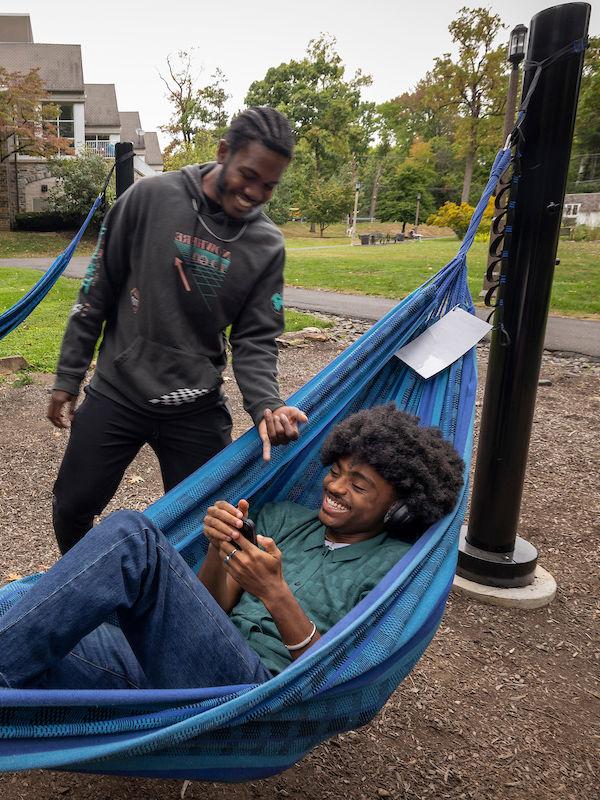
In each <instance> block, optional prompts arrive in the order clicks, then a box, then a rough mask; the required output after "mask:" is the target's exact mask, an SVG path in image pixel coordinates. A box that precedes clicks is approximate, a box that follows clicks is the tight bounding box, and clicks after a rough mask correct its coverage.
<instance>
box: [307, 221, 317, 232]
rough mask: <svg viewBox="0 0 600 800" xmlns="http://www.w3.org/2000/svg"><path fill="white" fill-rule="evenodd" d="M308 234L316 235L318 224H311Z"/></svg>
mask: <svg viewBox="0 0 600 800" xmlns="http://www.w3.org/2000/svg"><path fill="white" fill-rule="evenodd" d="M308 232H309V233H316V232H317V228H316V222H311V223H310V229H309V231H308Z"/></svg>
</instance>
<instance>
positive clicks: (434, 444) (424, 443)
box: [321, 403, 464, 529]
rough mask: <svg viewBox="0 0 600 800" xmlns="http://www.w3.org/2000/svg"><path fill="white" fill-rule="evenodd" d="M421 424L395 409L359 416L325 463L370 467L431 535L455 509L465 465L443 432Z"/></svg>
mask: <svg viewBox="0 0 600 800" xmlns="http://www.w3.org/2000/svg"><path fill="white" fill-rule="evenodd" d="M418 423H419V419H418V417H414V416H412V415H410V414H406V413H405V412H403V411H399V410H398V409H397V408H396V406H395V405H394V404H393V403H390V404H389V405H385V406H375V407H374V408H370V409H365V410H363V411H358V412H357V413H356V414H352V416H350V417H348V418H347V419H345V420H344V421H343V422H341V423H340V424H339V425H336V426H335V427H334V428H333V430H332V431H331V433H330V434H329V436H328V437H327V439H326V440H325V443H324V444H323V449H322V451H321V460H322V462H323V464H324V465H326V466H328V465H329V464H333V463H334V462H336V461H339V460H340V459H342V458H348V457H350V458H352V459H353V460H354V461H355V462H356V463H363V464H368V465H369V466H370V467H372V468H373V469H374V470H375V471H376V472H377V473H378V474H379V475H381V477H382V478H384V480H386V481H387V482H388V483H390V484H391V485H392V486H393V488H394V490H395V492H396V494H397V497H398V500H399V501H402V502H403V503H405V504H406V506H407V507H408V510H409V512H410V514H411V516H412V519H413V521H414V523H415V525H418V526H420V527H422V529H425V528H428V527H429V526H430V525H433V523H434V522H436V521H437V520H438V519H441V518H442V517H443V516H445V515H446V514H448V513H450V511H452V509H453V508H454V506H455V504H456V501H457V499H458V494H459V491H460V489H461V487H462V485H463V472H464V462H463V460H462V458H461V457H460V456H459V455H458V453H457V452H456V450H455V449H454V447H453V446H452V445H451V444H450V443H449V442H447V441H446V440H445V439H444V438H443V437H442V434H441V431H440V430H439V429H438V428H425V427H420V426H419V424H418Z"/></svg>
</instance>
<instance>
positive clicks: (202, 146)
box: [163, 130, 220, 172]
mask: <svg viewBox="0 0 600 800" xmlns="http://www.w3.org/2000/svg"><path fill="white" fill-rule="evenodd" d="M219 139H220V135H219V132H218V131H216V130H215V131H205V130H199V131H196V133H195V134H194V138H193V141H192V142H171V143H170V144H169V145H167V147H166V148H165V151H164V164H163V169H164V171H165V172H169V171H170V170H176V169H181V168H182V167H185V166H186V165H187V164H204V163H205V162H207V161H214V159H215V155H216V152H217V146H218V144H219Z"/></svg>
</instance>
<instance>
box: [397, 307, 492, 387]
mask: <svg viewBox="0 0 600 800" xmlns="http://www.w3.org/2000/svg"><path fill="white" fill-rule="evenodd" d="M491 329H492V326H491V325H490V324H489V322H484V321H483V320H481V319H479V318H478V317H476V316H474V315H473V314H469V313H468V312H467V311H465V310H464V309H462V308H454V309H452V311H449V312H448V313H447V314H445V315H444V316H443V317H442V318H441V319H440V320H439V321H438V322H435V323H434V324H433V325H432V326H431V327H430V328H427V330H426V331H425V333H422V334H421V335H420V336H417V338H416V339H413V341H412V342H409V343H408V344H406V345H404V347H401V348H400V350H398V352H397V353H396V356H397V357H398V358H399V359H400V360H401V361H404V363H405V364H408V366H409V367H412V368H413V369H414V370H415V372H418V373H419V375H421V377H423V378H431V376H432V375H437V373H438V372H441V371H442V370H443V369H446V367H449V366H450V364H453V363H454V362H455V361H456V360H457V359H458V358H460V357H461V356H462V355H464V354H465V353H466V352H468V351H469V350H470V349H471V348H472V347H474V346H475V345H476V344H477V342H479V341H480V340H481V339H483V337H484V336H485V335H486V333H487V332H488V331H490V330H491Z"/></svg>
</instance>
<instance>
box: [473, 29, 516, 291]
mask: <svg viewBox="0 0 600 800" xmlns="http://www.w3.org/2000/svg"><path fill="white" fill-rule="evenodd" d="M526 44H527V27H526V26H525V25H521V24H519V25H516V26H515V27H514V28H513V29H512V31H511V32H510V37H509V39H508V49H507V53H506V60H507V61H508V63H509V64H510V65H511V70H510V77H509V79H508V93H507V95H506V109H505V111H504V132H503V134H502V138H503V141H504V142H506V140H507V139H508V136H509V134H510V132H511V131H512V129H513V128H514V125H515V111H516V108H517V90H518V87H519V65H520V64H521V62H522V61H523V59H524V58H525V47H526ZM509 183H510V169H507V170H506V172H505V173H504V175H502V177H501V178H500V180H499V181H498V186H497V187H496V202H495V207H494V219H493V221H492V227H491V230H490V248H489V253H488V262H487V268H486V276H485V277H484V279H483V288H482V290H481V296H482V297H485V295H486V294H487V293H488V291H489V290H490V289H491V288H492V286H495V284H496V283H497V282H498V277H499V275H500V262H501V257H500V255H499V253H498V252H497V251H496V249H495V247H494V242H495V241H500V239H499V238H498V237H501V234H502V231H503V230H504V219H505V214H504V211H505V209H506V204H507V203H508V194H509V193H508V184H509ZM498 217H499V218H500V219H497V218H498ZM492 264H493V269H492V275H493V280H492V281H488V279H487V274H488V273H489V269H490V266H492Z"/></svg>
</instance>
